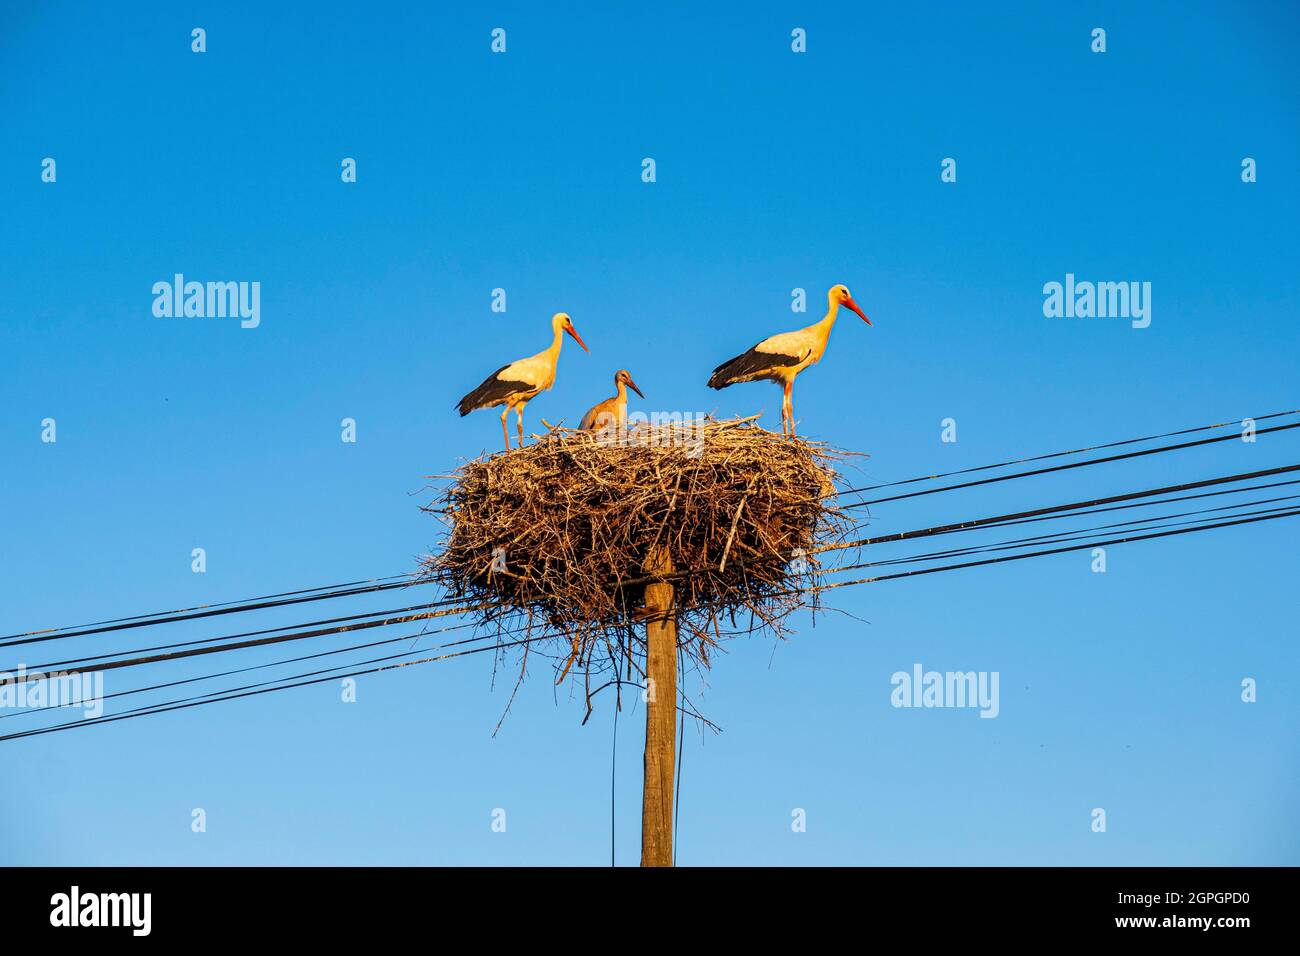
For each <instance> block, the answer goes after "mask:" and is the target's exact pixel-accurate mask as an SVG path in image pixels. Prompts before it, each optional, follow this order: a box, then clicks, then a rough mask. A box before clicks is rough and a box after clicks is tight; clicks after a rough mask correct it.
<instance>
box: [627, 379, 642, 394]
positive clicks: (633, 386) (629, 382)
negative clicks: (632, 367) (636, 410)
mask: <svg viewBox="0 0 1300 956" xmlns="http://www.w3.org/2000/svg"><path fill="white" fill-rule="evenodd" d="M627 387H628V388H630V389H632V391H634V392H636V393H637V394H638V395H641V389H639V388H637V387H636V382H634V381H632V376H631V375H629V376H628V377H627ZM641 397H642V398H645V396H644V395H641Z"/></svg>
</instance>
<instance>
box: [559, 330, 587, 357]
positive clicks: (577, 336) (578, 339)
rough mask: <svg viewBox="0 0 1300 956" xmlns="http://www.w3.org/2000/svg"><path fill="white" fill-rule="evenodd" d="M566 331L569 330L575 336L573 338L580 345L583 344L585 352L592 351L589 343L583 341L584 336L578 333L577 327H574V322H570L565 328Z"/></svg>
mask: <svg viewBox="0 0 1300 956" xmlns="http://www.w3.org/2000/svg"><path fill="white" fill-rule="evenodd" d="M564 331H566V332H568V333H569V334H570V335H572V336H573V340H574V341H575V342H577V343H578V344H579V345H581V346H582V350H583V351H584V352H586V353H588V354H590V353H591V349H589V348H587V343H586V342H584V341H582V336H581V335H579V334H578V330H577V329H575V328H574V327H573V324H572V323H570V324H569V325H568V326H567V327H566V328H565V330H564Z"/></svg>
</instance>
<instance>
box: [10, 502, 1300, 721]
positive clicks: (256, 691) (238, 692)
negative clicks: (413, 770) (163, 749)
mask: <svg viewBox="0 0 1300 956" xmlns="http://www.w3.org/2000/svg"><path fill="white" fill-rule="evenodd" d="M1297 515H1300V508H1297V509H1292V510H1288V511H1284V512H1281V513H1278V514H1269V515H1261V516H1256V517H1243V518H1236V519H1233V520H1229V521H1220V522H1215V523H1209V524H1200V525H1197V526H1195V527H1189V528H1178V529H1176V530H1172V531H1160V532H1154V533H1149V534H1142V535H1131V536H1128V537H1122V538H1112V539H1108V540H1102V541H1092V542H1087V543H1085V544H1081V545H1071V546H1068V547H1062V548H1053V549H1047V550H1042V551H1034V552H1028V553H1024V554H1014V555H1004V556H1001V557H997V558H986V559H983V560H980V561H972V562H965V563H960V564H952V565H945V566H943V567H937V568H920V569H914V570H911V571H905V572H899V573H896V574H888V575H879V576H876V577H871V578H860V579H856V580H850V581H832V582H830V583H827V584H817V585H814V586H813V587H812V588H810V589H809V590H811V591H813V592H822V591H829V590H834V589H837V588H842V587H851V586H856V585H859V584H872V583H876V582H879V581H887V580H895V579H898V578H904V577H913V576H917V575H921V574H934V573H938V572H941V571H952V570H961V569H965V568H972V567H980V566H984V565H990V564H1000V563H1004V562H1007V561H1018V560H1023V559H1026V558H1033V557H1042V556H1047V555H1054V554H1063V553H1066V552H1071V551H1080V550H1086V549H1089V548H1094V547H1107V546H1110V545H1116V544H1127V543H1132V542H1135V541H1146V540H1152V539H1156V538H1165V537H1172V536H1176V535H1182V534H1190V533H1193V532H1197V531H1209V530H1214V529H1217V528H1225V527H1231V526H1235V525H1241V524H1253V523H1256V522H1260V521H1270V520H1275V519H1277V518H1285V517H1295V516H1297ZM795 593H801V592H795ZM547 639H549V636H548V635H539V636H537V637H528V638H524V639H522V640H518V641H508V642H505V643H500V642H499V641H498V642H497V643H494V644H493V645H492V646H491V647H481V648H470V649H467V650H462V651H457V652H453V653H450V654H444V655H438V656H435V657H427V658H423V659H421V660H415V661H405V662H403V663H401V664H391V663H390V664H386V665H384V666H379V667H373V668H368V669H363V670H357V671H352V672H350V673H347V674H339V675H334V676H332V677H312V678H310V679H305V680H297V679H295V678H281V679H278V680H275V681H267V682H263V684H276V685H277V686H263V684H258V685H249V688H247V689H238V688H237V689H234V690H227V691H216V692H213V693H212V694H206V695H201V696H200V697H198V698H186V699H183V700H181V701H173V702H169V703H164V704H159V705H150V706H147V707H143V708H137V709H135V710H134V711H130V712H126V713H123V714H116V715H112V716H106V717H97V718H91V719H89V720H78V721H70V722H67V723H63V724H56V725H52V726H49V727H42V728H35V729H32V730H27V731H22V732H17V733H12V734H6V735H3V736H0V741H4V740H12V739H17V738H20V737H29V736H35V735H38V734H45V733H54V732H57V731H61V730H71V729H76V728H82V727H88V726H96V725H98V724H101V723H112V722H115V721H118V720H127V719H133V718H135V717H146V716H152V715H154V714H159V713H166V712H169V711H172V710H182V709H187V708H189V707H196V706H201V705H203V704H210V703H220V702H223V701H227V700H237V699H241V698H244V697H251V696H257V695H260V694H265V693H272V692H274V691H280V690H290V689H293V688H295V687H304V686H309V685H313V684H319V683H322V682H325V681H331V680H341V679H343V678H344V677H359V676H363V675H367V674H373V673H379V672H382V671H387V670H393V669H396V668H400V667H411V666H415V665H417V664H425V663H434V662H438V661H443V660H449V659H452V658H456V657H463V656H468V655H469V654H476V653H483V652H485V651H500V650H503V649H505V648H508V647H515V646H521V645H524V644H529V643H533V642H535V641H539V640H547ZM458 643H459V642H458ZM411 653H416V652H411ZM397 656H407V655H393V657H397ZM384 659H391V658H384ZM376 660H380V659H376ZM365 663H370V662H365ZM344 666H347V665H344ZM338 669H339V668H328V670H338ZM309 673H311V674H317V673H321V672H320V671H317V672H309ZM298 676H300V677H301V676H307V675H298ZM284 680H291V681H292V682H291V683H283V681H284Z"/></svg>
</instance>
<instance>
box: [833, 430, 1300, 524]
mask: <svg viewBox="0 0 1300 956" xmlns="http://www.w3.org/2000/svg"><path fill="white" fill-rule="evenodd" d="M1292 428H1300V422H1296V423H1293V424H1291V425H1274V426H1273V427H1272V428H1260V429H1257V430H1256V431H1255V434H1256V435H1267V434H1269V433H1270V432H1281V431H1288V430H1289V429H1292ZM1240 440H1241V436H1240V435H1219V436H1217V437H1215V438H1201V439H1198V440H1197V441H1187V442H1179V443H1178V444H1176V445H1161V446H1160V447H1158V448H1144V449H1143V450H1141V451H1130V452H1125V453H1124V454H1122V455H1107V456H1106V457H1104V458H1089V459H1088V460H1087V461H1075V462H1070V463H1068V464H1065V465H1052V466H1051V467H1048V468H1034V469H1031V470H1030V471H1018V472H1015V473H1014V474H1010V475H998V476H997V477H996V478H980V479H978V480H976V481H962V482H958V483H957V484H955V485H944V486H943V487H941V488H927V489H925V490H924V491H909V492H907V493H905V494H901V495H889V496H887V497H884V498H873V499H871V500H869V501H855V502H851V503H850V504H847V505H845V506H844V507H845V508H865V507H867V506H868V505H878V504H882V503H884V502H886V501H902V500H903V499H905V498H919V497H922V496H924V495H937V494H939V493H940V492H944V491H957V490H959V489H962V488H975V487H977V486H979V485H991V484H995V483H997V482H1000V481H1013V480H1014V479H1016V478H1030V477H1034V476H1036V475H1047V474H1051V473H1053V472H1057V471H1069V470H1070V469H1072V468H1087V467H1089V466H1091V465H1104V464H1109V463H1110V462H1115V461H1125V460H1127V459H1130V458H1142V457H1144V456H1146V455H1160V454H1164V453H1165V452H1171V451H1181V450H1183V449H1185V448H1197V447H1200V446H1202V445H1213V444H1215V443H1216V442H1222V441H1240ZM864 490H867V489H860V488H851V489H849V490H848V491H842V492H838V494H840V495H846V494H853V493H855V492H857V491H864Z"/></svg>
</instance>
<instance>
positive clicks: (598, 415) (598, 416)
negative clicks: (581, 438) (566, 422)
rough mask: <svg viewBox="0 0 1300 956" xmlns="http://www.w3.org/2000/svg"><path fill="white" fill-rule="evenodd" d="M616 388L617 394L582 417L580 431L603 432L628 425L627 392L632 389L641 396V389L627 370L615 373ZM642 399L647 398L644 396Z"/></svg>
mask: <svg viewBox="0 0 1300 956" xmlns="http://www.w3.org/2000/svg"><path fill="white" fill-rule="evenodd" d="M614 387H615V389H617V394H616V395H614V396H613V397H612V398H607V399H605V400H604V401H603V402H600V403H598V404H596V405H593V406H592V407H591V408H590V409H589V410H588V411H587V414H585V415H583V416H582V422H581V423H580V424H579V425H578V428H579V430H581V431H584V432H585V431H595V430H596V429H602V430H603V429H606V428H609V427H610V426H611V425H614V426H616V427H618V428H619V429H622V428H623V427H624V426H626V425H627V390H628V389H629V388H630V389H632V391H634V392H636V393H637V394H638V395H641V389H639V388H637V387H636V382H634V381H632V373H631V372H629V371H628V370H627V369H625V368H621V369H619V370H618V371H617V372H615V373H614ZM641 397H642V398H645V396H644V395H641Z"/></svg>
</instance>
